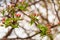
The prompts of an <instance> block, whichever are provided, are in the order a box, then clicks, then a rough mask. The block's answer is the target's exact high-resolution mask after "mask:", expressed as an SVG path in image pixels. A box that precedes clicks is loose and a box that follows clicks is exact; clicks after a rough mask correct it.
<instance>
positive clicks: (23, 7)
mask: <svg viewBox="0 0 60 40" xmlns="http://www.w3.org/2000/svg"><path fill="white" fill-rule="evenodd" d="M27 6H28V3H26V2H24V5H23V4H21V3H20V5H17V8H18V9H20V10H23V11H26V10H27Z"/></svg>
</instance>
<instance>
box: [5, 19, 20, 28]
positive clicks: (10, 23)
mask: <svg viewBox="0 0 60 40" xmlns="http://www.w3.org/2000/svg"><path fill="white" fill-rule="evenodd" d="M18 20H19V18H8V19H6V20H5V27H8V26H12V28H17V27H18V24H17V21H18ZM13 22H16V23H13Z"/></svg>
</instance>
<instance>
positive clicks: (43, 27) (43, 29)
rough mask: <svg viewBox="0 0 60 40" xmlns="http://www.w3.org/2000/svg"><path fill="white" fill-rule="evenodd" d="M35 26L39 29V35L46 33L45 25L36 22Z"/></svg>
mask: <svg viewBox="0 0 60 40" xmlns="http://www.w3.org/2000/svg"><path fill="white" fill-rule="evenodd" d="M37 27H38V28H39V29H40V30H41V35H42V36H44V35H46V34H47V27H45V26H43V25H41V24H38V25H37Z"/></svg>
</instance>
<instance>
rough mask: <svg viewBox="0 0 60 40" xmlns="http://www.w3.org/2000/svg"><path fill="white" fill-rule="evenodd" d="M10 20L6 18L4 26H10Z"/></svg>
mask: <svg viewBox="0 0 60 40" xmlns="http://www.w3.org/2000/svg"><path fill="white" fill-rule="evenodd" d="M11 20H12V19H11V18H8V19H6V20H5V27H8V26H10V24H11Z"/></svg>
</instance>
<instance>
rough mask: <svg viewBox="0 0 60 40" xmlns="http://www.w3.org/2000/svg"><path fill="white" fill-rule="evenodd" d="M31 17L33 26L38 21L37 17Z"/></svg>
mask: <svg viewBox="0 0 60 40" xmlns="http://www.w3.org/2000/svg"><path fill="white" fill-rule="evenodd" d="M30 17H31V21H30V24H31V25H32V24H33V23H34V22H35V21H38V19H37V17H36V16H33V15H30Z"/></svg>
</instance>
